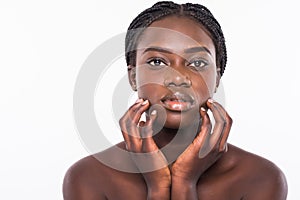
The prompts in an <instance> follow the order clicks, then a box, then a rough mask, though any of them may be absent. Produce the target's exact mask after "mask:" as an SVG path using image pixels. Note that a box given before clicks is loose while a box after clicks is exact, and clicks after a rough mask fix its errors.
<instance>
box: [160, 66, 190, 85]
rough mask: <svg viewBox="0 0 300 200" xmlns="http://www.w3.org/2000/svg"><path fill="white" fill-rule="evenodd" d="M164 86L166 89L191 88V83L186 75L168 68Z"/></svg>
mask: <svg viewBox="0 0 300 200" xmlns="http://www.w3.org/2000/svg"><path fill="white" fill-rule="evenodd" d="M164 85H165V86H166V87H172V86H173V87H191V85H192V82H191V80H190V77H189V75H188V74H186V73H182V72H179V71H177V70H175V69H174V68H169V70H168V72H167V74H166V76H165V79H164Z"/></svg>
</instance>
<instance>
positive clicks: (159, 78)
mask: <svg viewBox="0 0 300 200" xmlns="http://www.w3.org/2000/svg"><path fill="white" fill-rule="evenodd" d="M226 58H227V57H226V46H225V40H224V36H223V33H222V30H221V27H220V25H219V24H218V22H217V21H216V19H215V18H214V17H213V15H212V14H211V13H210V11H209V10H208V9H207V8H205V7H204V6H201V5H198V4H182V5H178V4H175V3H173V2H158V3H156V4H155V5H153V6H152V7H151V8H149V9H147V10H145V11H143V12H142V13H141V14H140V15H138V16H137V17H136V18H135V19H134V20H133V22H132V23H131V25H130V26H129V28H128V33H127V36H126V61H127V66H128V77H129V82H130V84H131V86H132V89H133V90H135V91H137V93H138V97H139V99H138V100H137V101H136V103H135V104H133V105H132V106H131V107H130V108H129V109H128V110H127V112H126V113H125V114H124V115H123V117H122V118H121V119H120V127H121V132H122V134H123V137H124V142H121V143H119V144H118V145H116V146H117V147H118V148H121V149H123V150H125V151H126V152H128V153H127V156H120V154H118V152H117V151H115V148H110V149H108V150H106V151H104V152H100V153H98V154H96V155H92V156H89V157H86V158H84V159H82V160H80V161H78V162H77V163H75V164H74V165H73V166H72V167H71V168H70V169H69V170H68V172H67V174H66V177H65V181H64V198H65V199H66V200H68V199H86V200H87V199H205V200H209V199H213V200H216V199H229V200H234V199H250V200H251V199H253V200H254V199H255V200H260V199H262V200H266V199H272V200H277V199H278V200H282V199H286V195H287V184H286V180H285V177H284V175H283V173H282V172H281V170H280V169H279V168H278V167H276V165H274V164H273V163H272V162H270V161H268V160H266V159H264V158H262V157H259V156H257V155H254V154H251V153H249V152H246V151H244V150H242V149H239V148H238V147H235V146H233V145H231V144H227V138H228V135H229V132H230V128H231V125H232V119H231V117H230V116H229V115H228V113H227V112H226V111H225V109H224V108H223V107H222V106H221V105H220V104H219V103H218V102H216V101H214V100H213V99H212V97H213V94H214V93H215V92H216V90H217V88H218V85H219V81H220V78H221V76H222V75H223V73H224V70H225V66H226ZM208 112H211V113H212V116H213V118H214V121H215V124H214V125H212V122H211V119H210V117H209V115H208ZM143 114H145V115H146V120H145V121H142V120H141V116H142V115H143ZM104 157H106V158H107V157H108V158H111V160H115V161H116V162H117V163H119V165H120V166H122V167H120V168H122V169H123V168H124V166H126V167H125V168H127V169H129V168H130V169H131V170H128V171H126V170H116V169H113V168H111V167H109V166H107V165H105V164H103V163H102V162H99V160H100V161H101V158H104Z"/></svg>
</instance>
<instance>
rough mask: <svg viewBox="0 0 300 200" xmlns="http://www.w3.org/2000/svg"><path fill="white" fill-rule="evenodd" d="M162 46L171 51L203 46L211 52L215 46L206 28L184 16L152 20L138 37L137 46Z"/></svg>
mask: <svg viewBox="0 0 300 200" xmlns="http://www.w3.org/2000/svg"><path fill="white" fill-rule="evenodd" d="M150 46H156V47H163V48H166V49H171V50H173V51H184V49H189V48H194V47H198V46H203V47H205V48H207V49H209V51H211V52H212V53H215V47H214V43H213V41H212V39H211V38H210V36H209V35H208V34H207V33H206V30H205V29H204V28H203V27H202V26H201V25H200V24H199V23H197V22H195V21H194V20H191V19H189V18H186V17H176V16H174V17H173V16H172V17H166V18H163V19H161V20H158V21H155V22H153V23H152V24H151V25H150V26H149V27H147V28H146V29H145V30H144V31H143V33H142V35H141V36H140V38H139V42H138V46H137V47H138V48H139V49H140V48H148V47H150Z"/></svg>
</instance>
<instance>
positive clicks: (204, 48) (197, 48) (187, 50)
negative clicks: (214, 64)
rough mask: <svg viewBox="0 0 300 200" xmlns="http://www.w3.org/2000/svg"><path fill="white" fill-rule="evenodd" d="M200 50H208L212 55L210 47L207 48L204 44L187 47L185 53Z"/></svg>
mask: <svg viewBox="0 0 300 200" xmlns="http://www.w3.org/2000/svg"><path fill="white" fill-rule="evenodd" d="M200 51H206V52H207V53H209V54H210V55H211V52H210V51H209V50H208V48H206V47H204V46H198V47H191V48H188V49H185V50H184V53H196V52H200Z"/></svg>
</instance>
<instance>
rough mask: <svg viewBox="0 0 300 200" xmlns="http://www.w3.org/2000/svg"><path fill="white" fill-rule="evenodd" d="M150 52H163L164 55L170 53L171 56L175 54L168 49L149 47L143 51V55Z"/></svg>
mask: <svg viewBox="0 0 300 200" xmlns="http://www.w3.org/2000/svg"><path fill="white" fill-rule="evenodd" d="M148 51H158V52H162V53H168V54H171V53H173V51H172V50H170V49H166V48H162V47H156V46H152V47H148V48H146V49H145V50H144V51H143V54H144V53H146V52H148Z"/></svg>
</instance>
